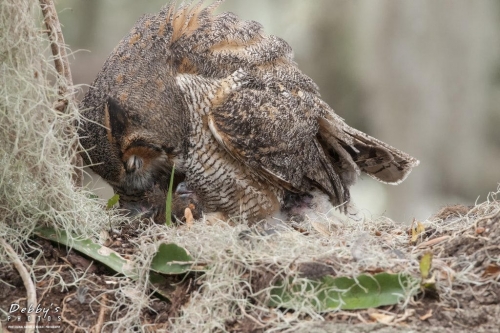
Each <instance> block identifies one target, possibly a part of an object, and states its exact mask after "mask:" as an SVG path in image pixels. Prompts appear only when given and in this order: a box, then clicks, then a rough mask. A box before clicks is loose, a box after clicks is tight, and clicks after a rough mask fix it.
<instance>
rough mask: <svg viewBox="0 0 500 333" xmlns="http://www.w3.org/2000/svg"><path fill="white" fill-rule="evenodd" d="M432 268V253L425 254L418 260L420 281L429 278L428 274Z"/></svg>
mask: <svg viewBox="0 0 500 333" xmlns="http://www.w3.org/2000/svg"><path fill="white" fill-rule="evenodd" d="M431 266H432V252H427V253H425V254H424V255H423V256H422V259H420V275H421V276H422V279H427V278H428V277H429V272H430V271H431Z"/></svg>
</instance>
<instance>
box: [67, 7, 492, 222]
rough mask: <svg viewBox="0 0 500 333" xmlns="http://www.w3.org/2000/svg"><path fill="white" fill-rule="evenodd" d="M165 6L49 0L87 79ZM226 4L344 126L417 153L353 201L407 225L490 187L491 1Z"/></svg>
mask: <svg viewBox="0 0 500 333" xmlns="http://www.w3.org/2000/svg"><path fill="white" fill-rule="evenodd" d="M166 2H167V0H150V1H136V0H121V1H119V2H118V1H113V0H59V1H57V8H58V11H59V15H60V20H61V23H62V24H63V33H64V36H65V38H66V43H67V44H68V45H69V47H70V48H71V49H72V50H73V51H74V55H73V58H72V59H71V65H72V66H71V69H72V73H73V79H74V82H75V83H76V84H86V85H89V84H91V83H92V81H93V79H94V78H95V76H96V75H97V72H98V71H99V70H100V67H101V66H102V64H103V63H104V61H105V59H106V57H107V56H108V54H109V53H110V52H111V51H112V49H113V48H114V47H115V45H116V44H117V43H118V42H119V41H120V39H121V38H122V37H124V36H125V35H126V34H127V33H128V31H129V30H130V29H131V27H132V25H133V24H134V22H135V21H136V20H137V19H138V18H139V17H140V16H141V15H142V14H144V13H151V12H156V11H158V10H159V9H160V8H161V7H162V6H163V5H164V4H165V3H166ZM207 2H209V3H210V2H211V1H207ZM222 11H232V12H234V13H236V14H238V15H239V16H240V17H241V18H242V19H246V20H255V21H258V22H260V23H261V24H262V25H263V26H264V28H265V32H266V34H273V35H277V36H279V37H282V38H283V39H285V40H286V41H288V43H289V44H290V45H291V46H292V48H293V49H294V52H295V59H296V61H297V63H298V65H299V67H300V68H301V70H302V71H303V72H304V73H306V74H307V75H309V76H310V77H311V78H313V79H314V81H315V82H316V83H317V84H318V85H319V87H320V89H321V90H320V91H321V95H322V97H323V99H324V100H325V101H326V102H328V104H330V106H331V107H332V108H333V109H334V110H335V111H336V112H337V113H338V114H339V115H340V116H341V117H343V118H344V119H345V120H346V122H347V123H348V124H350V125H351V126H354V127H356V128H358V129H360V130H363V131H365V132H366V133H368V134H370V135H372V136H374V137H376V138H378V139H381V140H383V141H385V142H387V143H389V144H390V145H392V146H395V147H396V148H399V149H401V150H403V151H405V152H407V153H409V154H410V155H412V156H414V157H416V158H418V159H419V160H420V162H421V164H420V166H418V167H417V168H415V169H414V171H413V172H412V174H410V176H409V177H408V179H407V180H406V181H405V182H403V183H402V184H400V185H398V186H391V185H384V184H380V183H377V182H376V181H373V180H371V179H370V178H369V177H366V176H365V177H363V178H362V179H360V180H359V181H358V183H357V184H356V185H355V186H354V188H353V190H352V191H353V197H354V200H355V202H356V203H357V204H358V206H359V207H360V208H363V210H364V212H365V213H366V214H367V215H369V216H370V215H372V216H373V217H376V216H379V215H381V214H383V215H386V216H388V217H390V218H392V219H393V220H395V221H400V222H404V223H409V222H411V220H412V219H413V218H414V217H415V218H417V219H420V220H423V219H426V218H428V217H429V216H430V215H432V214H433V213H434V212H436V211H437V210H438V209H439V208H441V207H443V206H444V205H447V204H458V203H460V204H466V205H473V204H474V203H475V202H476V200H478V202H481V201H484V200H485V199H486V196H487V194H488V192H491V191H495V190H496V189H497V186H498V183H499V182H500V2H499V1H497V0H475V1H469V0H400V1H393V0H379V1H370V0H316V1H303V0H273V1H269V0H252V1H248V0H246V1H245V0H226V2H225V3H224V4H223V5H222V6H221V7H220V8H219V10H218V12H222ZM91 186H94V187H96V186H97V187H99V188H102V187H103V184H102V183H98V184H97V185H96V184H93V185H91ZM100 193H101V195H102V196H104V197H107V198H109V197H110V196H111V192H100Z"/></svg>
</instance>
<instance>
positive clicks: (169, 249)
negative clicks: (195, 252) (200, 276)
mask: <svg viewBox="0 0 500 333" xmlns="http://www.w3.org/2000/svg"><path fill="white" fill-rule="evenodd" d="M192 262H193V258H191V256H190V255H189V253H188V252H187V251H186V250H185V249H184V248H182V247H180V246H177V245H175V244H172V243H170V244H165V243H162V244H160V246H159V247H158V251H157V252H156V254H155V256H154V257H153V260H152V261H151V270H153V271H155V272H158V273H163V274H182V273H186V272H188V271H190V270H191V266H192Z"/></svg>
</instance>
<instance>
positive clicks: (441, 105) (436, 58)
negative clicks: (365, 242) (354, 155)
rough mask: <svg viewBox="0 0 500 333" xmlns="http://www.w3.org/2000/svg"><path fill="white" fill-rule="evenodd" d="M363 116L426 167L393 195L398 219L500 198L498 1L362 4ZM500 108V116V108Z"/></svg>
mask: <svg viewBox="0 0 500 333" xmlns="http://www.w3.org/2000/svg"><path fill="white" fill-rule="evenodd" d="M356 7H357V9H356V13H357V36H358V37H357V49H358V52H357V54H358V62H359V64H360V65H362V67H360V71H359V73H358V77H359V82H360V83H361V84H362V87H363V91H364V92H365V104H364V106H363V112H364V115H365V116H366V117H368V118H369V120H370V121H369V123H370V124H371V125H372V126H373V132H374V135H375V136H376V137H378V138H380V139H382V140H384V141H386V142H390V143H392V144H394V145H397V147H398V148H401V149H403V150H405V151H407V152H409V153H411V154H413V155H414V156H416V157H417V158H419V159H420V160H421V162H422V163H421V166H419V167H418V168H417V169H415V171H414V173H413V174H412V175H411V176H410V177H409V179H408V180H407V181H406V183H403V184H402V185H401V186H399V187H396V188H394V189H391V191H390V198H389V201H390V202H391V208H389V209H388V215H389V216H397V217H399V218H403V219H406V220H408V218H410V217H411V216H412V215H417V216H419V217H420V218H423V217H426V215H429V214H430V213H431V212H432V211H435V210H436V209H437V208H438V207H439V206H440V205H443V203H444V202H448V203H453V202H455V201H460V202H467V203H468V204H473V202H474V200H475V199H476V197H477V196H478V195H479V194H483V198H484V194H485V193H486V191H488V190H490V191H491V190H495V187H496V184H497V182H498V181H499V180H500V179H499V172H498V165H499V162H500V159H499V158H498V157H499V149H498V147H496V148H494V147H492V146H490V144H489V142H488V141H487V138H486V133H487V131H486V128H487V120H488V119H489V117H488V112H489V111H490V106H489V101H490V100H491V98H492V92H493V91H492V84H491V82H492V74H493V73H494V72H495V71H494V69H495V68H496V67H497V66H498V61H499V59H498V55H499V48H498V43H495V42H493V41H498V40H500V36H499V31H500V29H499V28H500V27H499V17H498V13H499V8H498V1H493V0H485V1H467V0H453V1H413V0H402V1H390V0H384V1H377V2H371V1H357V2H356ZM497 109H498V108H497Z"/></svg>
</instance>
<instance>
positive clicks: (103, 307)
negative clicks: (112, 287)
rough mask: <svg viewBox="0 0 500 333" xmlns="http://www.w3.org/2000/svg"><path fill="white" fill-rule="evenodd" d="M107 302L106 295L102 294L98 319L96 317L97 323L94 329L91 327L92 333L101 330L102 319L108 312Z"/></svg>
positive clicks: (97, 332)
mask: <svg viewBox="0 0 500 333" xmlns="http://www.w3.org/2000/svg"><path fill="white" fill-rule="evenodd" d="M107 301H108V295H106V294H103V295H102V299H101V309H100V310H99V317H97V323H96V324H95V326H94V327H92V332H96V333H99V332H101V330H102V326H103V325H104V318H105V316H106V312H107V311H108V306H107V305H106V303H107Z"/></svg>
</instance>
